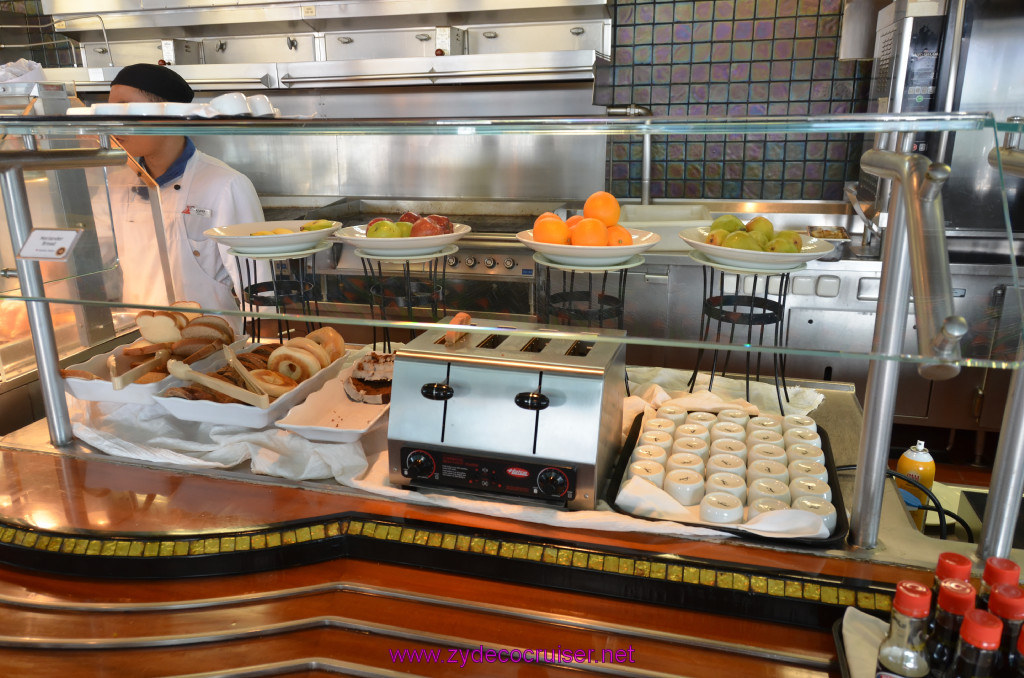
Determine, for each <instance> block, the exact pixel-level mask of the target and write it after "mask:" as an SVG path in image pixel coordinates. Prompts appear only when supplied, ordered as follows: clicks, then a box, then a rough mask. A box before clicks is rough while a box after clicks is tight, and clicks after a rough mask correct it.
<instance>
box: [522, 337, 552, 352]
mask: <svg viewBox="0 0 1024 678" xmlns="http://www.w3.org/2000/svg"><path fill="white" fill-rule="evenodd" d="M550 343H551V339H550V338H549V337H534V338H533V339H530V341H528V342H526V346H523V349H522V352H523V353H540V352H541V351H543V350H544V348H545V347H546V346H547V345H548V344H550Z"/></svg>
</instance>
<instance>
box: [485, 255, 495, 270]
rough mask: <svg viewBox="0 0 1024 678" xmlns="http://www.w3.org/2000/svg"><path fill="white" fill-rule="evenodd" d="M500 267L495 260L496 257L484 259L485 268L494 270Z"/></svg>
mask: <svg viewBox="0 0 1024 678" xmlns="http://www.w3.org/2000/svg"><path fill="white" fill-rule="evenodd" d="M497 265H498V262H497V261H495V260H494V257H487V258H486V259H484V266H486V267H487V268H494V267H495V266H497Z"/></svg>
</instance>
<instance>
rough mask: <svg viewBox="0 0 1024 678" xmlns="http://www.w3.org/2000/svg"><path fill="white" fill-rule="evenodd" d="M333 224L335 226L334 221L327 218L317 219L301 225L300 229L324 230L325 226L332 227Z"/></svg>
mask: <svg viewBox="0 0 1024 678" xmlns="http://www.w3.org/2000/svg"><path fill="white" fill-rule="evenodd" d="M332 226H334V222H333V221H328V220H327V219H317V220H316V221H311V222H309V223H308V224H303V225H302V226H300V227H299V230H300V231H322V230H324V229H325V228H331V227H332Z"/></svg>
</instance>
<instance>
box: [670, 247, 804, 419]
mask: <svg viewBox="0 0 1024 678" xmlns="http://www.w3.org/2000/svg"><path fill="white" fill-rule="evenodd" d="M691 256H693V255H692V254H691ZM693 258H694V259H695V260H696V261H698V262H699V263H700V264H702V273H703V295H702V298H703V299H704V302H703V304H702V306H701V319H700V340H701V342H702V343H703V342H708V341H711V342H713V343H716V344H720V343H722V342H723V337H724V336H725V335H728V338H727V339H724V341H725V342H726V343H730V344H731V343H733V342H734V341H736V340H737V339H739V340H740V341H742V342H743V343H744V344H745V345H747V346H748V347H751V348H752V349H753V350H748V351H746V352H745V357H746V360H745V363H746V364H745V367H744V376H745V385H746V399H747V400H748V401H749V400H750V378H751V375H753V376H754V378H755V380H757V381H760V380H761V362H762V357H763V356H762V351H761V350H759V349H761V348H763V347H765V346H769V347H772V348H781V347H783V346H785V344H786V334H785V320H786V297H787V295H788V294H789V274H790V273H792V272H793V271H796V270H801V269H803V268H806V265H800V266H799V267H796V268H791V269H787V270H783V271H773V270H763V269H762V270H759V269H753V268H750V269H747V268H742V269H740V268H736V267H732V266H725V265H722V264H718V263H716V262H713V261H711V260H709V259H706V258H703V257H693ZM712 324H714V326H715V327H714V334H713V336H712V329H711V326H712ZM766 342H767V343H766ZM706 352H707V351H706V350H705V349H703V348H701V349H699V350H698V351H697V362H696V364H695V365H694V368H693V374H691V375H690V381H689V387H690V391H691V392H692V391H693V388H694V386H696V383H697V373H698V372H699V370H700V364H701V361H702V359H703V358H704V354H705V353H706ZM711 353H712V356H711V369H710V370H709V373H708V374H709V381H708V390H711V387H712V385H713V384H714V382H715V373H716V372H719V373H720V374H721V375H722V376H723V377H724V376H725V373H726V371H727V370H728V367H729V356H730V354H731V351H728V350H726V351H725V356H724V357H723V360H722V364H721V369H719V364H718V359H719V350H718V349H714V350H713V351H711ZM752 353H756V354H757V358H756V364H755V365H752V364H751V363H752V362H753V356H752V355H751V354H752ZM771 361H772V378H773V380H774V382H775V396H776V399H777V400H778V403H779V413H780V414H785V409H784V408H783V405H782V401H783V399H785V401H786V402H789V389H788V387H787V386H786V359H785V356H784V355H781V354H779V353H778V352H773V353H772V357H771ZM752 367H753V369H751V368H752Z"/></svg>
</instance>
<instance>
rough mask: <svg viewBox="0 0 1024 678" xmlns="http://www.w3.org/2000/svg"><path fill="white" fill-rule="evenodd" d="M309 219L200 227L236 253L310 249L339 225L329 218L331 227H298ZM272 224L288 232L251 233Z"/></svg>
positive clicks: (273, 226)
mask: <svg viewBox="0 0 1024 678" xmlns="http://www.w3.org/2000/svg"><path fill="white" fill-rule="evenodd" d="M310 221H312V219H304V220H301V221H298V220H295V221H261V222H255V223H248V224H232V225H231V226H218V227H216V228H209V229H207V230H205V231H203V235H205V236H206V237H207V238H211V239H213V240H216V241H217V242H218V243H220V244H221V245H227V246H228V247H230V248H232V249H233V250H235V252H237V253H238V254H288V253H290V252H303V251H306V250H309V249H312V248H314V247H316V246H317V245H319V244H320V243H321V242H323V241H324V240H326V239H327V238H328V237H330V236H331V235H332V234H333V233H334V232H335V231H337V230H338V229H339V228H341V224H340V223H339V222H337V221H332V222H331V223H332V224H334V225H333V226H332V227H331V228H322V229H320V230H319V231H300V230H299V227H300V226H302V225H303V224H308V223H309V222H310ZM276 228H287V229H288V230H290V231H292V232H291V233H281V234H274V235H252V234H253V233H255V232H257V231H273V230H274V229H276Z"/></svg>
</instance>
